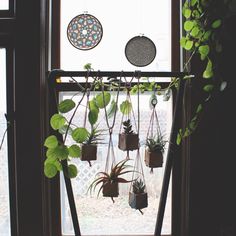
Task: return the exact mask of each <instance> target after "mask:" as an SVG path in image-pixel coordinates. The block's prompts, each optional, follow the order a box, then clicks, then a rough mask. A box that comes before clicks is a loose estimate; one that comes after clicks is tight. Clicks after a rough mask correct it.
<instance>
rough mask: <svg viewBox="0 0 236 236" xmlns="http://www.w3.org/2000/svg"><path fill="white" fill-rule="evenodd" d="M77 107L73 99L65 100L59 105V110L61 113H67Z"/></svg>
mask: <svg viewBox="0 0 236 236" xmlns="http://www.w3.org/2000/svg"><path fill="white" fill-rule="evenodd" d="M74 107H75V103H74V101H73V100H72V99H65V100H64V101H62V102H61V103H60V104H59V105H58V110H59V111H60V112H61V113H67V112H69V111H71V110H72V109H73V108H74Z"/></svg>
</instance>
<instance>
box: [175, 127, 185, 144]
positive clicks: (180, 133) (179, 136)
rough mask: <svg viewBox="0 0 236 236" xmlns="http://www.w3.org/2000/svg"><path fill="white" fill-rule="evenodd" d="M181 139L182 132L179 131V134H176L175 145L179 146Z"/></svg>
mask: <svg viewBox="0 0 236 236" xmlns="http://www.w3.org/2000/svg"><path fill="white" fill-rule="evenodd" d="M182 137H183V130H182V129H179V132H178V134H177V138H176V144H177V145H180V144H181V141H182Z"/></svg>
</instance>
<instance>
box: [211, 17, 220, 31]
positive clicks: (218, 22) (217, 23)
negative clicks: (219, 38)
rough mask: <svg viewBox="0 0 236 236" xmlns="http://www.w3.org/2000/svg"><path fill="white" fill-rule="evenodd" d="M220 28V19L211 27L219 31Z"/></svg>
mask: <svg viewBox="0 0 236 236" xmlns="http://www.w3.org/2000/svg"><path fill="white" fill-rule="evenodd" d="M220 26H221V20H220V19H218V20H215V21H214V22H213V23H212V25H211V27H212V28H213V29H217V28H219V27H220Z"/></svg>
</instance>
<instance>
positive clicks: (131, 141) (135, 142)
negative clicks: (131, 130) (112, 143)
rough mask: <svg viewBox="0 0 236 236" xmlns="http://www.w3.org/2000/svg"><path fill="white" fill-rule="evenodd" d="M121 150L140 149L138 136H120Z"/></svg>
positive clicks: (123, 134)
mask: <svg viewBox="0 0 236 236" xmlns="http://www.w3.org/2000/svg"><path fill="white" fill-rule="evenodd" d="M118 147H119V149H121V150H123V151H133V150H136V149H138V147H139V137H138V134H125V133H121V134H119V144H118Z"/></svg>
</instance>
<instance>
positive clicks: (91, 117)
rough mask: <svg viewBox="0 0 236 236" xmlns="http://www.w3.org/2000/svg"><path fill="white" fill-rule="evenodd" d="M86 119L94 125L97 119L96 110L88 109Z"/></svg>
mask: <svg viewBox="0 0 236 236" xmlns="http://www.w3.org/2000/svg"><path fill="white" fill-rule="evenodd" d="M88 120H89V123H90V124H91V125H94V124H95V123H96V122H97V120H98V112H97V110H90V111H89V114H88Z"/></svg>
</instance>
